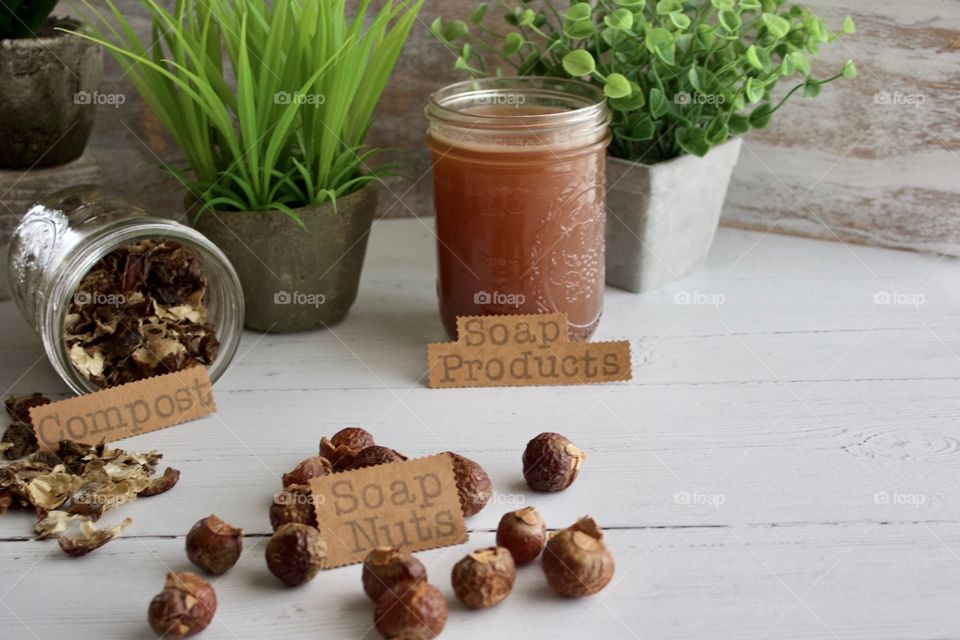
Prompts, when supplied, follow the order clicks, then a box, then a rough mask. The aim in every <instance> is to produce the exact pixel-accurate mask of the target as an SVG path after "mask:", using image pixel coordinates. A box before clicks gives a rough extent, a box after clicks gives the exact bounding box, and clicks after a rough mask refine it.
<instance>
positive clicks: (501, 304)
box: [426, 77, 610, 340]
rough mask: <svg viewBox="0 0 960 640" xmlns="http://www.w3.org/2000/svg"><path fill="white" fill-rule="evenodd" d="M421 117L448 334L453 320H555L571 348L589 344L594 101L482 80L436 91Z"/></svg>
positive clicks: (598, 112) (596, 271)
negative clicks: (561, 320) (425, 123)
mask: <svg viewBox="0 0 960 640" xmlns="http://www.w3.org/2000/svg"><path fill="white" fill-rule="evenodd" d="M426 113H427V118H428V120H429V123H430V127H429V131H428V136H427V143H428V145H429V147H430V151H431V154H432V159H433V170H432V171H433V189H434V208H435V210H436V230H437V263H438V270H439V276H438V281H437V292H438V297H439V303H440V315H441V317H442V319H443V324H444V327H445V328H446V330H447V333H448V334H449V335H450V336H451V337H452V338H455V337H456V322H457V316H475V315H499V314H518V313H547V312H558V311H562V312H565V313H566V314H567V321H568V332H569V335H570V338H571V339H574V340H586V339H587V338H589V337H590V335H591V334H592V333H593V331H594V329H595V328H596V326H597V323H598V322H599V320H600V314H601V312H602V310H603V290H604V223H605V195H606V185H605V178H604V176H605V173H604V172H605V166H606V149H607V146H608V145H609V143H610V133H609V130H608V124H609V123H610V112H609V110H608V109H607V106H606V102H605V99H604V95H603V91H602V90H601V89H599V88H598V87H596V86H594V85H591V84H589V83H586V82H582V81H580V80H572V79H564V78H541V77H518V78H484V79H481V80H468V81H466V82H460V83H457V84H453V85H450V86H448V87H445V88H443V89H441V90H440V91H437V92H436V93H434V94H433V95H432V96H431V98H430V103H429V105H428V106H427V109H426Z"/></svg>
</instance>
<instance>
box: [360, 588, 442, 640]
mask: <svg viewBox="0 0 960 640" xmlns="http://www.w3.org/2000/svg"><path fill="white" fill-rule="evenodd" d="M373 621H374V625H375V626H376V628H377V631H379V632H380V633H381V634H382V635H383V637H384V638H408V639H412V638H435V637H437V636H438V635H440V632H442V631H443V627H444V625H446V623H447V601H446V599H445V598H444V597H443V594H442V593H441V592H440V590H439V589H437V588H436V587H435V586H433V585H432V584H430V583H428V582H415V583H413V584H412V585H410V588H409V589H404V590H402V591H400V590H397V591H394V590H388V591H386V592H385V593H384V594H383V596H382V597H381V598H380V599H379V600H377V606H376V608H375V609H374V613H373Z"/></svg>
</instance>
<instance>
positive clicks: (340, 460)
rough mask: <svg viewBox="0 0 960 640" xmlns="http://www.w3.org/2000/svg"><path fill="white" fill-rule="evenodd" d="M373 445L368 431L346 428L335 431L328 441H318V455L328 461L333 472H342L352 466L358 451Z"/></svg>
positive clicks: (358, 428)
mask: <svg viewBox="0 0 960 640" xmlns="http://www.w3.org/2000/svg"><path fill="white" fill-rule="evenodd" d="M374 444H376V443H375V442H374V439H373V435H371V434H370V432H369V431H366V430H365V429H361V428H360V427H347V428H345V429H341V430H340V431H337V432H336V433H335V434H333V436H332V437H331V438H330V439H327V438H322V439H321V440H320V455H321V456H323V457H325V458H327V459H328V460H329V461H330V464H331V465H333V470H334V471H343V470H345V469H349V468H351V467H352V466H353V460H354V458H356V456H357V454H358V453H360V451H362V450H363V449H366V448H367V447H372V446H373V445H374Z"/></svg>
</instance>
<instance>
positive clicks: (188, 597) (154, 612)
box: [147, 571, 217, 639]
mask: <svg viewBox="0 0 960 640" xmlns="http://www.w3.org/2000/svg"><path fill="white" fill-rule="evenodd" d="M216 612H217V594H216V592H214V590H213V587H212V586H210V583H208V582H207V581H206V580H204V579H203V578H201V577H200V576H198V575H196V574H193V573H188V572H184V573H174V572H172V571H171V572H170V573H168V574H167V579H166V582H165V583H164V585H163V591H161V592H160V593H158V594H157V595H156V596H154V598H153V600H151V601H150V608H149V610H148V611H147V617H148V620H149V622H150V627H151V628H152V629H153V630H154V632H156V633H157V635H159V636H160V637H162V638H174V639H177V638H186V637H188V636H192V635H196V634H198V633H200V632H201V631H203V630H204V629H206V628H207V626H208V625H209V624H210V621H211V620H213V616H214V614H215V613H216Z"/></svg>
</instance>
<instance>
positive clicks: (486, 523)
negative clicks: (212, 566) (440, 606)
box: [0, 220, 960, 640]
mask: <svg viewBox="0 0 960 640" xmlns="http://www.w3.org/2000/svg"><path fill="white" fill-rule="evenodd" d="M430 224H431V221H429V220H427V221H425V222H420V221H414V220H406V221H383V222H379V223H377V224H376V226H375V228H374V232H373V237H372V241H371V246H370V251H369V254H368V256H369V257H368V261H367V267H366V271H365V273H364V282H363V286H362V289H361V294H360V298H359V300H358V301H357V304H356V307H355V308H354V310H353V311H352V312H351V314H350V316H349V317H348V319H347V320H346V321H344V322H343V323H342V324H340V325H339V326H336V327H334V328H333V329H332V330H328V331H317V332H314V333H307V334H299V335H288V336H262V335H256V334H252V333H251V334H247V335H245V336H244V340H243V344H242V345H241V347H240V350H239V352H238V357H237V359H236V360H235V362H234V364H233V366H232V368H231V369H230V371H229V372H228V373H227V374H226V376H225V377H224V378H223V379H222V380H221V381H220V382H219V383H218V384H217V386H216V388H215V391H216V395H217V398H218V404H219V408H220V410H219V413H218V414H217V415H216V416H213V417H208V418H206V419H204V420H201V421H199V422H196V423H192V424H189V425H184V426H180V427H177V428H174V429H168V430H164V431H161V432H158V433H153V434H147V435H143V436H139V437H138V438H135V439H131V440H128V441H125V442H124V445H125V446H126V447H127V448H129V449H133V450H147V449H151V448H157V449H159V450H160V451H162V452H164V454H165V462H166V463H169V464H170V465H172V466H174V467H177V468H179V469H180V470H181V471H182V472H183V475H182V479H181V481H180V484H179V486H178V487H177V488H176V489H175V490H174V491H172V492H171V493H168V494H166V495H164V496H160V497H156V498H151V499H149V500H146V499H145V500H141V501H138V502H137V503H134V504H132V505H128V506H125V507H123V508H121V509H118V510H116V511H114V512H112V513H111V514H109V516H108V518H107V520H108V521H109V522H113V520H114V519H119V518H121V517H123V516H126V515H129V516H131V517H133V519H134V524H133V525H132V527H131V528H130V529H128V530H127V532H126V534H125V536H124V537H123V538H121V539H118V540H115V541H113V542H111V543H110V544H109V545H107V546H106V547H104V548H102V549H100V550H99V551H97V552H95V553H94V554H92V555H90V556H87V557H86V558H83V559H71V558H68V557H66V556H64V555H63V554H62V553H61V552H60V550H59V548H58V547H57V545H56V543H55V542H50V541H34V540H32V539H31V537H30V530H31V524H32V519H31V518H30V517H28V516H27V515H25V514H20V513H12V514H8V515H5V516H3V517H2V518H0V637H2V638H4V639H6V638H16V639H20V638H43V639H47V638H51V639H54V638H56V639H59V638H96V639H103V638H124V639H127V638H133V639H138V638H152V637H153V634H152V633H151V632H150V630H149V628H148V626H147V625H146V622H145V616H146V608H147V604H148V602H149V600H150V598H151V597H152V596H153V594H154V593H156V592H157V591H158V590H159V589H160V586H161V584H162V582H163V577H164V574H165V572H166V571H167V570H168V569H174V570H188V569H190V567H191V565H190V564H189V563H188V561H187V559H186V557H185V555H184V552H183V536H184V534H185V533H186V531H187V530H188V529H189V527H190V525H192V524H193V522H195V521H196V520H198V519H199V518H201V517H203V516H205V515H208V514H210V513H217V514H218V515H220V516H221V517H223V518H224V519H226V520H228V521H229V522H232V523H234V524H236V525H238V526H242V527H243V528H244V529H245V531H246V535H247V537H246V540H245V544H246V548H245V550H244V555H243V558H242V559H241V561H240V563H239V564H238V565H237V566H236V567H234V569H233V570H232V571H230V572H229V573H228V574H227V575H226V576H224V577H222V578H219V579H216V580H215V581H214V584H215V587H216V589H217V592H218V596H219V600H220V606H219V610H218V612H217V616H216V619H215V621H214V623H213V624H212V625H211V627H210V628H209V629H208V630H207V631H205V632H204V634H203V636H202V637H203V638H205V639H207V640H213V639H215V638H257V639H265V638H348V639H357V638H375V637H378V636H377V634H376V632H375V631H374V630H372V629H371V620H372V614H371V607H370V604H369V603H368V601H367V600H366V598H365V596H364V595H363V593H362V591H361V589H360V569H359V568H358V567H357V566H353V567H348V568H342V569H337V570H333V571H328V572H324V573H322V574H321V575H320V576H319V577H318V578H317V579H316V580H314V581H313V582H312V583H310V584H309V585H307V586H305V587H303V588H299V589H296V590H288V589H286V588H281V587H280V586H278V583H277V582H276V581H275V580H274V579H273V577H272V576H270V575H269V574H268V573H267V571H266V568H265V564H264V561H263V550H264V545H265V540H266V536H267V535H268V533H269V523H268V520H267V506H268V504H269V502H270V499H271V496H272V494H273V493H274V491H275V490H276V489H277V488H278V486H279V476H280V474H281V473H283V472H284V471H286V470H288V469H289V468H291V467H292V466H294V465H295V464H296V463H297V462H298V461H300V460H301V459H302V458H304V457H307V456H309V455H312V454H313V453H314V452H315V451H316V448H317V443H318V441H319V440H320V437H321V436H322V435H327V434H331V433H333V432H334V431H336V430H337V429H339V428H341V427H343V426H346V425H354V424H359V425H363V426H365V427H367V428H368V429H370V430H371V431H372V432H373V433H374V434H375V435H376V437H377V439H378V441H381V442H383V443H386V444H389V445H391V446H394V447H395V448H397V449H399V450H401V451H403V452H405V453H408V454H410V455H423V454H427V453H432V452H439V451H443V450H447V449H451V450H455V451H458V452H461V453H463V454H465V455H467V456H469V457H471V458H474V459H475V460H477V461H478V462H480V463H481V464H482V465H483V466H484V467H485V468H486V469H487V471H488V472H489V474H490V476H491V477H492V479H493V482H494V485H495V488H496V491H497V496H496V498H495V501H496V504H492V505H491V506H488V507H487V508H486V510H484V511H483V512H482V513H480V514H479V515H478V516H476V517H474V518H472V519H470V520H469V521H468V524H469V526H470V529H471V531H472V537H471V540H470V542H469V543H468V545H466V546H460V547H453V548H446V549H441V550H435V551H431V552H428V553H425V554H423V555H422V557H423V559H424V561H425V563H426V564H427V565H428V567H429V571H430V575H431V576H432V581H433V582H435V583H436V584H438V585H439V586H440V587H441V588H442V589H443V590H444V592H445V593H446V594H447V595H448V597H449V599H450V607H451V613H450V619H449V622H448V624H447V630H446V631H445V633H444V636H443V637H447V638H458V639H460V638H467V639H470V638H520V639H524V640H526V639H528V638H529V639H534V638H538V639H539V638H544V639H546V638H551V639H553V638H644V639H647V638H711V639H718V638H731V639H737V640H740V639H743V638H798V639H809V638H871V639H873V638H956V637H960V600H958V598H960V500H958V494H960V491H958V490H960V487H958V485H960V420H958V418H960V393H958V392H960V384H958V381H960V359H958V356H960V323H958V319H960V266H958V264H957V263H956V262H954V261H951V260H946V259H944V260H938V259H936V258H934V257H929V256H922V255H917V254H911V253H900V252H893V251H886V250H878V249H869V248H863V247H850V246H845V245H841V244H832V243H825V242H818V241H811V240H802V239H794V238H786V237H781V236H773V235H767V236H765V235H761V234H758V233H748V232H742V231H734V230H721V231H720V234H719V236H718V239H717V243H716V246H715V248H714V250H713V253H712V255H711V257H710V260H709V263H708V265H707V267H706V268H705V269H704V270H702V271H701V272H700V273H699V274H697V275H695V276H693V277H691V278H689V279H687V280H686V281H684V282H682V283H679V284H676V285H673V286H670V287H668V288H666V289H664V290H662V291H660V292H657V293H652V294H648V295H645V296H635V295H631V294H626V293H623V292H619V291H612V290H611V291H608V297H607V303H606V312H605V315H604V318H603V321H602V322H601V325H600V329H599V331H598V334H597V336H596V339H621V338H628V339H630V340H631V341H632V343H633V350H634V351H633V353H634V361H635V379H634V380H633V381H632V382H630V383H625V384H615V385H607V386H594V387H565V388H526V389H506V390H504V389H481V390H430V389H427V388H425V386H424V384H423V374H424V371H425V353H426V349H425V345H426V344H427V343H428V342H431V341H439V340H443V339H444V335H443V333H442V329H441V327H440V322H439V320H438V316H437V312H436V303H435V294H434V273H435V271H434V263H433V261H434V257H433V256H434V252H433V240H432V235H431V231H430V228H429V225H430ZM884 293H886V294H889V296H890V302H891V304H877V303H876V302H875V296H877V295H878V294H879V295H880V296H881V297H880V298H878V299H879V300H880V301H881V302H883V301H884V299H883V297H882V296H883V294H884ZM686 301H689V302H691V304H683V302H686ZM698 302H700V303H712V304H697V303H698ZM912 303H917V304H912ZM0 329H2V332H3V336H4V339H3V347H2V351H0V389H2V390H7V389H8V388H9V389H10V390H14V391H17V392H28V391H42V392H45V393H50V394H59V395H62V394H64V392H65V390H66V389H65V387H64V385H63V384H62V383H61V382H60V381H59V380H58V379H57V378H56V377H55V375H54V373H53V371H52V369H51V368H50V366H49V365H48V364H47V362H46V360H45V359H43V356H42V352H41V348H40V346H39V343H38V341H37V340H36V339H35V338H34V337H33V334H32V333H31V330H30V328H29V327H28V326H27V325H26V324H25V323H24V322H23V321H22V320H21V319H20V317H19V315H18V314H17V312H16V310H15V309H14V307H13V305H12V304H11V303H10V302H4V303H2V304H0ZM545 430H556V431H560V432H562V433H564V434H566V435H568V436H569V437H570V438H571V439H572V440H573V441H574V442H576V443H577V444H578V445H580V446H581V447H582V448H584V449H585V450H586V452H587V455H588V458H587V461H586V462H585V464H584V467H583V469H582V472H581V476H580V478H579V480H578V481H577V482H576V483H575V484H574V485H573V487H572V488H570V489H569V490H568V491H566V492H563V493H560V494H555V495H549V496H543V495H533V494H531V493H528V492H527V491H526V490H525V485H524V484H523V479H522V476H521V465H520V453H521V451H522V449H523V447H524V445H525V443H526V442H527V440H528V439H530V438H531V437H532V436H533V435H535V434H537V433H539V432H541V431H545ZM524 500H525V501H526V502H527V504H534V505H536V506H537V507H539V508H540V510H541V511H542V512H543V514H544V516H545V518H546V521H547V523H548V525H549V526H551V527H561V526H566V525H568V524H570V523H572V522H573V521H574V520H575V519H576V517H577V516H579V515H582V514H586V513H589V514H591V515H593V516H595V517H596V519H597V520H598V521H599V522H600V524H601V525H602V526H604V527H605V528H606V531H607V534H606V535H607V539H608V541H609V543H610V545H611V546H612V549H613V551H614V553H615V555H616V559H617V573H616V576H615V578H614V582H613V583H612V584H611V585H610V586H609V587H608V588H607V589H606V590H605V591H603V592H601V593H600V594H599V595H597V596H595V597H593V598H588V599H583V600H580V601H565V600H561V599H559V598H556V597H554V596H552V595H551V593H550V592H549V591H548V589H547V587H546V586H545V584H544V580H543V577H542V574H541V571H540V568H539V566H536V565H534V566H531V567H529V568H525V569H523V570H521V571H520V574H519V577H518V580H517V585H516V587H515V590H514V593H513V595H512V596H511V597H510V598H509V599H508V600H507V601H506V602H505V603H504V604H502V605H500V606H498V607H496V608H494V609H491V610H489V611H484V612H469V611H466V610H465V609H463V608H462V607H461V606H459V604H458V603H457V602H456V601H455V600H454V599H453V596H452V590H451V588H450V585H449V572H450V568H451V566H452V565H453V563H454V562H455V561H456V560H458V559H459V558H460V557H462V556H463V555H464V554H465V553H466V552H467V551H468V550H469V549H470V548H475V547H481V546H486V545H490V544H492V542H493V534H492V533H491V532H492V530H493V529H494V528H495V526H496V523H497V521H498V520H499V518H500V516H501V514H502V513H503V512H504V511H506V510H509V509H512V508H516V507H515V506H514V505H515V504H516V503H518V502H519V501H524Z"/></svg>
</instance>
